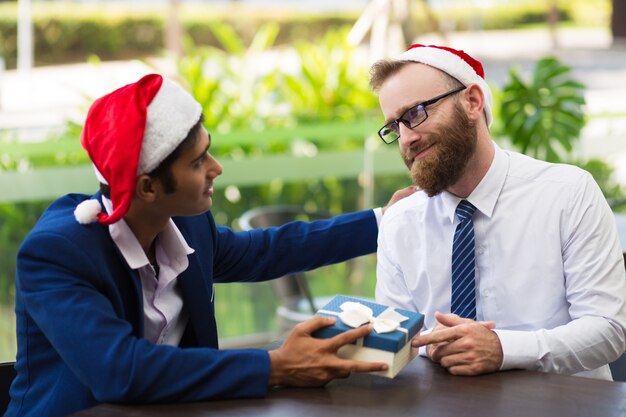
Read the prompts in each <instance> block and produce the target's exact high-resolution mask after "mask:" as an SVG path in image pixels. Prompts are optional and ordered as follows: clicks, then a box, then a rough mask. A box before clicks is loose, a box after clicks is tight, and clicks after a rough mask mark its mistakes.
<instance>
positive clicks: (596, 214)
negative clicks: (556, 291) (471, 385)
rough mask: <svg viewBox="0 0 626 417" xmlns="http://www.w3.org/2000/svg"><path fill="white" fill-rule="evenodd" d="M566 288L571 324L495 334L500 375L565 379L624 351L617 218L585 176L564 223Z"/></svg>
mask: <svg viewBox="0 0 626 417" xmlns="http://www.w3.org/2000/svg"><path fill="white" fill-rule="evenodd" d="M561 230H562V233H561V242H562V257H563V269H564V280H565V282H564V285H565V289H566V298H567V302H568V304H569V314H570V316H571V321H570V322H569V323H567V324H565V325H562V326H557V327H555V328H552V329H539V330H536V331H516V330H499V329H496V330H495V332H496V333H497V335H498V337H499V338H500V342H501V344H502V350H503V353H504V360H503V363H502V368H501V369H513V368H522V369H529V370H538V371H545V372H556V373H562V374H574V373H578V372H582V371H588V370H593V369H596V368H599V367H601V366H603V365H606V364H607V363H610V362H612V361H614V360H615V359H617V358H618V357H619V356H620V355H621V354H622V353H624V351H625V350H626V336H625V335H626V306H625V297H626V281H625V279H624V261H623V257H622V252H621V248H620V245H619V241H618V237H617V229H616V225H615V219H614V216H613V214H612V212H611V210H610V208H609V206H608V204H607V203H606V200H605V199H604V197H603V195H602V192H601V191H600V189H599V187H598V186H597V184H596V183H595V182H594V181H593V179H592V178H591V176H590V175H589V174H587V173H585V175H584V176H583V177H582V180H581V181H580V182H579V183H578V184H577V186H576V187H573V188H572V192H571V196H570V199H569V204H568V206H567V207H566V210H564V213H563V216H562V219H561Z"/></svg>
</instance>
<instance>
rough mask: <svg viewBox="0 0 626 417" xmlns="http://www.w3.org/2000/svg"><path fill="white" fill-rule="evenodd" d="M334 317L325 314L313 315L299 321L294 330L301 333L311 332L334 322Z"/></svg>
mask: <svg viewBox="0 0 626 417" xmlns="http://www.w3.org/2000/svg"><path fill="white" fill-rule="evenodd" d="M335 322H336V319H335V318H334V317H327V316H313V317H312V318H310V319H308V320H305V321H303V322H301V323H299V324H298V325H297V326H296V327H295V329H294V331H297V332H299V333H303V334H311V333H313V332H314V331H316V330H318V329H321V328H322V327H327V326H331V325H333V324H335Z"/></svg>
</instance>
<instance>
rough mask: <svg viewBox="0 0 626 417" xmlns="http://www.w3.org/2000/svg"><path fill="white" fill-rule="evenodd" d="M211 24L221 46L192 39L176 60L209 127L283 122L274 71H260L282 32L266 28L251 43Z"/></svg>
mask: <svg viewBox="0 0 626 417" xmlns="http://www.w3.org/2000/svg"><path fill="white" fill-rule="evenodd" d="M210 28H211V30H212V32H213V34H214V35H215V37H216V38H217V39H218V40H219V42H220V43H221V45H222V48H223V50H222V49H218V48H216V47H213V46H204V47H198V46H195V45H194V44H193V42H192V41H191V39H189V38H188V39H187V41H186V47H185V49H186V50H185V56H184V57H183V58H182V59H181V60H180V61H179V64H178V68H179V74H180V76H181V78H183V80H184V82H185V83H186V84H187V86H188V87H189V90H190V92H191V93H192V95H193V96H194V97H195V98H196V99H197V100H198V101H199V102H200V104H201V105H202V108H203V111H204V116H205V125H206V126H207V127H208V128H209V130H216V131H218V132H222V133H224V132H228V131H230V130H232V129H237V128H239V129H241V128H252V129H258V130H261V129H263V128H266V127H268V126H272V125H280V119H281V118H280V111H278V109H277V108H276V97H275V94H274V93H273V92H274V91H275V90H276V88H277V87H276V77H275V72H276V71H275V70H274V69H269V70H266V71H264V70H262V69H261V68H262V66H263V65H262V64H263V60H264V59H265V60H266V61H267V57H266V54H267V52H268V50H269V48H270V47H271V46H272V45H273V44H274V40H275V39H276V36H277V35H278V31H279V27H278V25H276V24H274V23H268V24H266V25H264V26H262V27H261V28H260V29H259V31H258V32H257V33H256V34H255V36H254V38H253V39H252V42H251V43H250V45H249V46H248V47H246V46H245V45H244V42H243V40H242V38H241V37H240V36H239V35H238V34H237V33H236V32H235V31H234V29H233V28H232V27H231V26H229V25H227V24H224V23H219V22H216V23H212V24H211V25H210ZM277 116H278V117H277Z"/></svg>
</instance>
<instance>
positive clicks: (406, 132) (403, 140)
mask: <svg viewBox="0 0 626 417" xmlns="http://www.w3.org/2000/svg"><path fill="white" fill-rule="evenodd" d="M399 125H400V126H399V133H400V138H399V139H398V142H399V143H400V148H402V149H407V148H410V147H411V146H412V145H413V144H414V143H415V142H417V141H419V140H420V138H421V135H420V134H419V132H417V128H414V129H411V128H410V127H406V126H405V124H404V123H400V124H399Z"/></svg>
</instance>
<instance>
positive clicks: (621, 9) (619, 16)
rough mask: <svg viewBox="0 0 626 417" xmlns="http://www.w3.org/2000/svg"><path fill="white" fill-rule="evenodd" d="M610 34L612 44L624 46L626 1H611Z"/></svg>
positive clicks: (625, 39)
mask: <svg viewBox="0 0 626 417" xmlns="http://www.w3.org/2000/svg"><path fill="white" fill-rule="evenodd" d="M611 33H612V34H613V42H614V43H620V44H626V0H613V13H612V15H611Z"/></svg>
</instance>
